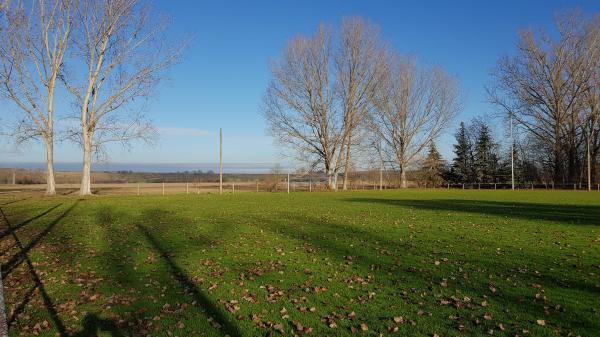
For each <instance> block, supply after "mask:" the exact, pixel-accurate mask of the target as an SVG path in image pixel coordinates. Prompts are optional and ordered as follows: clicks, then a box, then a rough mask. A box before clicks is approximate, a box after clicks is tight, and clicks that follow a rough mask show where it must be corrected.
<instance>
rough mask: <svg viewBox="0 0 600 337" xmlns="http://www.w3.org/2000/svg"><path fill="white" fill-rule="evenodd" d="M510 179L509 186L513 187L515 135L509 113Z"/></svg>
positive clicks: (511, 117)
mask: <svg viewBox="0 0 600 337" xmlns="http://www.w3.org/2000/svg"><path fill="white" fill-rule="evenodd" d="M510 179H511V187H512V189H513V190H514V189H515V137H514V135H513V116H512V112H511V113H510Z"/></svg>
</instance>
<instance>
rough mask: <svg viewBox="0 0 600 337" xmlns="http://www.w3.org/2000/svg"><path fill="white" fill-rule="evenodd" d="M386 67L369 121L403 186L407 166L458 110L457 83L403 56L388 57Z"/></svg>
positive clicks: (443, 128)
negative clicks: (392, 162) (391, 160)
mask: <svg viewBox="0 0 600 337" xmlns="http://www.w3.org/2000/svg"><path fill="white" fill-rule="evenodd" d="M388 69H389V71H388V72H387V76H386V78H385V82H384V85H383V88H382V90H380V91H379V92H378V94H377V96H376V98H375V100H374V101H373V105H374V108H373V112H372V113H371V114H370V119H369V121H370V127H371V129H372V130H373V132H374V133H375V134H376V135H377V136H378V137H379V138H380V139H381V140H382V141H383V145H384V151H383V152H384V153H386V154H387V156H388V157H390V158H392V159H393V160H395V162H396V164H397V165H398V168H399V170H400V177H401V178H400V179H401V187H403V188H404V187H407V179H406V171H407V170H408V168H409V167H410V166H411V165H412V164H413V162H414V161H415V159H417V158H418V156H419V155H421V154H422V152H423V150H424V149H426V148H427V146H429V144H431V143H432V142H434V141H435V140H436V138H437V137H438V136H439V135H440V134H441V133H442V132H443V131H444V130H445V128H447V127H448V126H449V123H450V122H451V121H452V119H453V118H454V116H455V115H456V114H457V113H458V111H459V110H460V102H459V93H458V85H457V83H456V81H455V80H454V79H453V78H452V77H451V76H449V75H448V74H446V72H444V71H443V70H442V69H439V68H436V69H425V70H421V69H418V68H417V65H416V62H415V61H414V60H412V59H408V58H404V57H399V56H392V57H390V58H389V59H388Z"/></svg>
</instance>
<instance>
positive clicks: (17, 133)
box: [0, 0, 75, 195]
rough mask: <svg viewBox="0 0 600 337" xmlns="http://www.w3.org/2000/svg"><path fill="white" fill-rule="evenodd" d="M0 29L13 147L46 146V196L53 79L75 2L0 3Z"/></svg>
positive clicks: (50, 181)
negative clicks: (14, 121)
mask: <svg viewBox="0 0 600 337" xmlns="http://www.w3.org/2000/svg"><path fill="white" fill-rule="evenodd" d="M5 6H6V7H5V8H4V9H3V10H2V14H3V15H2V28H1V29H0V94H2V95H3V96H4V97H6V98H7V100H8V101H9V102H11V103H13V104H14V105H15V106H16V107H17V108H18V110H20V111H21V112H22V115H23V117H22V118H19V119H18V120H19V122H18V125H15V126H14V127H13V128H12V129H13V131H12V136H14V137H15V138H16V141H17V143H21V142H25V141H28V140H30V139H40V140H42V141H43V143H44V145H45V147H46V194H49V195H52V194H55V183H54V141H55V139H54V138H55V137H54V109H55V93H56V87H57V81H58V77H59V74H60V72H61V71H62V66H63V62H64V59H65V57H66V53H67V50H68V46H69V37H70V34H71V32H72V29H73V26H72V24H73V10H74V7H75V1H71V0H64V1H42V0H39V1H32V2H31V4H29V5H28V6H24V5H23V4H22V3H21V2H20V1H19V2H14V3H13V4H9V3H8V2H6V3H5Z"/></svg>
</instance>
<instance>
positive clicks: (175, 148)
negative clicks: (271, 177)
mask: <svg viewBox="0 0 600 337" xmlns="http://www.w3.org/2000/svg"><path fill="white" fill-rule="evenodd" d="M156 7H158V8H157V9H158V10H161V11H164V12H166V13H167V14H168V15H170V16H171V17H172V19H173V26H172V29H171V30H172V36H173V37H174V38H178V37H181V36H184V35H186V34H188V33H189V34H192V35H193V36H194V41H193V43H192V45H191V46H190V48H189V49H188V51H187V53H186V55H185V57H184V60H183V62H182V63H180V64H178V65H177V66H175V67H174V68H173V69H172V70H171V71H170V73H169V80H168V82H166V83H165V84H163V85H162V86H161V87H160V90H159V92H158V95H157V97H156V98H155V99H154V104H153V106H152V108H151V111H150V112H151V116H152V118H153V120H154V122H155V125H156V126H157V127H158V128H159V130H161V131H162V135H161V137H160V140H159V142H158V143H157V145H155V146H150V147H148V146H145V145H139V146H134V147H133V148H132V150H131V152H129V151H127V150H122V149H120V148H119V147H112V148H111V150H110V161H111V162H138V163H157V162H158V163H183V162H186V163H189V162H216V161H217V160H218V129H219V127H223V129H224V134H225V145H224V149H225V155H224V157H225V160H226V161H228V162H237V163H239V162H245V163H265V162H267V163H275V162H281V159H280V158H281V156H280V153H281V151H280V149H278V148H277V147H276V146H275V145H274V144H273V141H272V139H271V138H270V137H268V136H267V135H266V133H265V123H264V121H263V119H262V117H261V115H260V113H259V104H260V101H261V97H262V95H263V93H264V90H265V88H266V85H267V82H268V80H269V69H268V63H269V60H271V59H273V58H276V57H277V56H278V55H279V54H280V52H281V50H282V49H283V47H284V45H285V43H286V41H288V40H289V39H290V38H292V37H294V36H295V35H297V34H310V33H312V32H313V31H314V29H315V28H316V26H317V25H318V24H319V22H325V23H329V24H332V25H334V26H337V25H338V24H339V22H340V21H341V19H342V18H343V17H344V16H354V15H358V16H362V17H364V18H365V19H368V20H370V21H371V22H372V23H375V24H378V25H379V26H380V27H381V33H382V36H383V38H384V39H385V40H387V41H388V42H389V44H390V45H391V46H392V47H394V48H395V49H397V50H399V51H400V52H402V53H406V54H411V55H414V56H416V57H417V58H418V60H419V61H420V62H421V63H425V64H429V65H441V66H443V67H445V68H446V69H447V70H448V71H449V72H450V73H451V74H453V75H455V76H456V77H457V78H458V79H459V81H460V83H461V85H462V89H463V91H464V96H465V105H464V111H463V112H462V113H461V115H460V116H459V118H458V120H457V122H458V121H460V120H469V119H471V118H472V116H475V115H485V114H487V113H490V112H491V111H492V110H491V109H492V108H491V107H490V106H489V105H488V104H487V103H486V96H485V91H484V85H486V84H487V83H488V82H489V72H490V70H491V69H492V68H493V67H494V65H495V64H496V61H497V59H498V57H499V56H501V55H503V54H506V53H511V52H512V51H513V50H514V44H515V41H516V33H517V31H518V29H520V28H527V27H534V28H539V27H545V28H548V29H551V28H552V27H553V19H554V17H555V15H556V14H557V13H560V12H561V11H564V10H568V9H573V8H580V9H581V10H582V11H583V12H584V13H585V14H586V15H591V14H593V13H596V12H599V11H600V1H566V0H565V1H495V2H491V1H412V2H409V1H359V0H346V1H341V0H337V1H325V0H321V1H316V0H315V1H237V2H233V1H212V2H205V1H192V0H188V1H183V0H178V1H166V0H164V1H156ZM0 109H1V108H0ZM452 132H453V130H452ZM499 135H501V133H499ZM451 141H452V136H451V134H450V135H446V136H444V137H442V139H441V140H440V142H441V144H440V148H441V149H442V153H443V154H444V155H445V156H446V157H447V158H448V159H449V157H450V156H451V145H450V144H449V142H451ZM0 157H1V159H0V164H3V162H4V163H7V162H11V161H19V162H40V161H43V149H42V146H41V145H37V144H33V145H30V146H28V147H25V148H21V149H20V150H19V151H17V152H15V151H14V150H13V148H12V147H10V146H7V145H6V144H3V145H2V146H0ZM80 158H81V152H80V150H79V149H78V148H77V147H76V146H73V145H69V144H59V145H58V146H57V149H56V161H59V162H60V161H62V162H77V161H79V160H80Z"/></svg>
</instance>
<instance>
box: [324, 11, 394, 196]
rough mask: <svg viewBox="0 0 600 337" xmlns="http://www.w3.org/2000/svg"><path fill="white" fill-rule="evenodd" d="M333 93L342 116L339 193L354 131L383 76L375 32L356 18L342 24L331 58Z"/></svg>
mask: <svg viewBox="0 0 600 337" xmlns="http://www.w3.org/2000/svg"><path fill="white" fill-rule="evenodd" d="M335 66H336V75H337V76H336V84H337V88H336V89H337V93H338V95H339V100H340V103H341V112H342V114H343V117H342V121H343V126H342V129H343V134H342V149H341V151H340V152H339V155H340V156H341V160H340V162H341V163H343V165H344V180H343V185H342V186H343V187H342V188H343V189H344V190H345V189H347V186H348V172H349V168H350V167H349V165H350V162H351V160H350V155H351V148H352V144H353V138H352V137H353V136H354V133H355V130H356V128H357V127H358V126H359V125H361V124H362V123H363V121H364V118H365V116H366V115H367V113H368V112H369V108H370V107H371V102H372V101H373V99H374V98H375V94H376V92H377V90H378V88H379V86H380V85H381V83H382V82H383V81H382V80H383V78H384V76H385V72H386V64H385V50H384V48H383V47H382V44H381V42H380V40H379V29H378V28H377V27H375V26H373V25H370V24H367V23H365V22H364V21H363V20H362V19H361V18H359V17H353V18H346V19H344V20H343V21H342V28H341V32H340V46H339V47H338V50H337V53H336V55H335Z"/></svg>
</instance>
